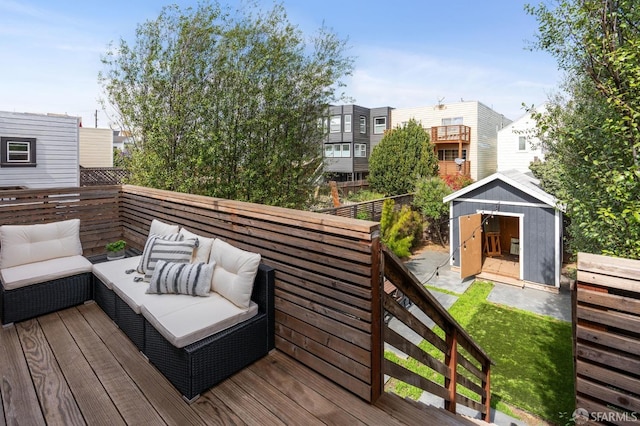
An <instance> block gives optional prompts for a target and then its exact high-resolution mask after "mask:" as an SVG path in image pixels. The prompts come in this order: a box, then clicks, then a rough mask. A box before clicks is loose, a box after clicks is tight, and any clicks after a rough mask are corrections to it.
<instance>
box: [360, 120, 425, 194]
mask: <svg viewBox="0 0 640 426" xmlns="http://www.w3.org/2000/svg"><path fill="white" fill-rule="evenodd" d="M437 173H438V159H437V157H436V155H435V152H434V150H433V145H432V144H431V142H430V138H429V132H427V131H426V130H425V129H424V128H423V127H422V126H421V125H420V124H418V122H417V121H415V120H414V119H412V120H410V121H409V122H408V123H407V124H405V125H403V126H402V127H396V128H395V129H392V130H390V131H388V132H387V133H385V135H384V137H383V138H382V140H381V141H380V143H379V144H378V145H376V147H375V148H374V149H373V152H372V153H371V158H369V178H368V180H369V185H370V186H371V189H372V190H374V191H378V192H382V193H384V194H386V195H389V196H390V195H400V194H406V193H409V192H411V191H413V188H414V187H415V184H416V180H417V179H418V178H419V177H422V176H424V177H428V176H435V175H436V174H437Z"/></svg>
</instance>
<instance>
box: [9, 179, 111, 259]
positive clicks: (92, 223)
mask: <svg viewBox="0 0 640 426" xmlns="http://www.w3.org/2000/svg"><path fill="white" fill-rule="evenodd" d="M119 196H120V186H119V185H118V186H100V187H84V188H53V189H22V190H10V191H2V193H1V194H0V225H27V224H36V223H47V222H56V221H60V220H67V219H75V218H78V219H80V240H81V241H82V247H83V249H84V254H85V255H86V256H91V255H93V254H98V253H102V252H104V246H105V245H106V244H107V243H109V242H111V241H114V240H117V239H120V238H121V237H122V222H121V216H120V210H119Z"/></svg>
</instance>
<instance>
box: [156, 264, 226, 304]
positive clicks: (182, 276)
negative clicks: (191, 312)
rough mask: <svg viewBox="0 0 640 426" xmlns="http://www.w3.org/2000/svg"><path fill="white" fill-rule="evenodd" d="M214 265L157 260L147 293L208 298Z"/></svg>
mask: <svg viewBox="0 0 640 426" xmlns="http://www.w3.org/2000/svg"><path fill="white" fill-rule="evenodd" d="M214 268H215V263H202V262H199V263H175V262H165V261H164V260H158V262H157V263H156V267H155V270H154V271H153V275H152V276H151V282H150V283H149V288H148V289H147V293H150V294H162V293H171V294H188V295H191V296H209V292H210V291H211V277H212V276H213V269H214Z"/></svg>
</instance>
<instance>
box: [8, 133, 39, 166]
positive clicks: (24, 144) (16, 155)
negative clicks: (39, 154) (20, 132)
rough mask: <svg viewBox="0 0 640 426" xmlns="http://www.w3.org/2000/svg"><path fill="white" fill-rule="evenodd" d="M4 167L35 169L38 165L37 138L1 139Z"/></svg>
mask: <svg viewBox="0 0 640 426" xmlns="http://www.w3.org/2000/svg"><path fill="white" fill-rule="evenodd" d="M0 145H2V146H1V153H0V155H2V161H1V165H2V167H20V166H26V167H34V166H35V165H36V139H35V138H13V137H2V138H0Z"/></svg>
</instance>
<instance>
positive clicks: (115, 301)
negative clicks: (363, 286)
mask: <svg viewBox="0 0 640 426" xmlns="http://www.w3.org/2000/svg"><path fill="white" fill-rule="evenodd" d="M68 222H70V223H66V222H55V223H51V224H47V225H28V226H20V227H18V226H13V227H6V226H3V227H1V228H0V233H1V234H2V236H1V238H2V252H1V253H2V256H0V257H1V261H2V263H0V264H1V265H2V268H1V269H0V273H1V274H2V275H1V276H2V284H3V285H2V287H3V288H2V303H3V306H2V321H3V324H5V323H7V322H14V321H21V320H23V319H28V318H31V317H35V316H38V315H42V314H45V313H49V312H53V311H56V310H59V309H63V308H66V307H69V306H73V305H75V304H79V303H82V302H84V301H87V300H90V299H92V298H93V299H95V301H96V303H97V304H98V305H99V306H100V307H101V308H102V309H103V310H104V312H105V313H106V314H107V315H108V316H109V317H110V318H111V319H112V320H113V321H114V322H115V323H116V324H117V325H118V327H120V329H121V330H122V331H123V332H124V333H125V334H126V335H127V336H128V337H129V338H130V339H131V341H132V342H133V343H134V344H135V345H136V347H137V348H138V349H139V350H140V351H141V352H142V353H143V354H144V355H145V356H146V357H147V358H148V359H149V361H150V362H151V363H152V364H154V365H155V366H156V367H157V368H158V369H159V370H160V371H161V372H162V373H163V374H164V375H165V376H166V377H167V378H168V379H169V381H170V382H171V383H173V385H174V386H175V387H176V388H177V389H178V390H179V391H180V392H181V393H182V395H183V397H184V398H185V399H186V400H188V401H189V402H191V401H193V400H195V399H196V398H197V397H198V395H199V394H200V393H201V392H203V391H205V390H207V389H208V388H210V387H212V386H213V385H215V384H217V383H218V382H220V381H222V380H224V379H225V378H227V377H229V376H230V375H232V374H233V373H235V372H237V371H238V370H240V369H242V368H243V367H245V366H247V365H248V364H250V363H252V362H254V361H256V360H258V359H259V358H261V357H263V356H265V355H266V354H267V353H268V352H269V351H270V350H271V349H273V348H274V309H273V298H274V270H273V269H272V268H270V267H268V266H266V265H264V264H261V263H260V256H259V255H258V254H255V253H250V252H247V251H244V250H240V249H237V248H235V247H233V246H231V245H229V244H227V243H225V242H223V241H222V240H216V241H214V239H212V238H206V237H201V236H197V235H195V234H192V233H190V232H188V231H186V230H183V231H182V232H181V234H178V227H177V226H174V225H167V224H163V223H161V222H159V221H156V220H154V221H153V222H152V225H151V229H150V232H149V241H152V239H155V238H158V239H159V240H161V244H165V245H174V246H176V247H179V249H182V248H184V247H191V249H190V250H191V251H187V252H185V253H187V254H184V256H186V257H185V258H184V259H183V260H184V261H183V262H182V261H180V262H178V263H172V262H166V261H164V260H162V259H160V258H159V257H165V256H166V257H171V256H174V254H172V252H160V251H158V252H157V253H156V252H153V250H154V248H155V246H154V245H153V244H151V246H150V247H151V248H150V249H149V250H145V252H144V253H143V255H141V256H136V257H130V258H125V259H122V260H117V261H111V262H104V263H99V264H95V265H92V264H91V262H89V261H88V260H87V259H85V258H84V257H82V255H81V253H82V247H81V245H80V240H79V238H77V236H78V230H79V222H80V221H79V220H77V219H76V220H74V221H68ZM18 228H19V229H18ZM36 235H39V236H36ZM19 236H20V237H19ZM169 236H171V237H169ZM185 236H187V237H189V238H188V241H176V242H171V241H169V240H172V239H174V238H175V239H178V240H184V238H185ZM43 238H44V240H43ZM55 238H59V239H60V241H58V243H57V245H56V243H55V242H54V241H55ZM165 238H166V239H165ZM23 240H24V241H27V242H28V244H32V245H31V246H29V247H25V246H24V244H27V243H24V242H23ZM43 241H46V244H45V243H43ZM198 241H202V242H203V244H202V245H199V244H198ZM152 243H153V241H152ZM190 244H191V245H190ZM147 245H149V244H147ZM63 246H69V247H67V248H66V249H62V247H63ZM212 246H213V247H215V250H213V251H212V250H211V249H212ZM49 247H51V249H52V250H54V252H55V253H58V254H60V255H61V256H60V257H58V258H54V259H47V257H48V256H49V255H47V254H46V253H47V252H48V250H49ZM194 247H198V248H197V249H194ZM214 252H215V254H214ZM9 253H11V254H9ZM16 253H23V255H22V256H20V257H18V256H17V255H16ZM149 253H151V254H149ZM167 253H168V254H167ZM158 256H159V257H158ZM179 256H182V255H179ZM174 260H175V259H174ZM203 260H204V262H202V261H203ZM192 261H198V262H199V263H195V264H193V263H191V262H192ZM145 262H146V263H145ZM205 262H208V263H205ZM16 263H18V264H16ZM143 264H144V267H145V268H147V269H145V270H144V271H143V270H141V269H140V268H141V267H142V265H143ZM150 265H157V266H158V270H156V271H154V269H153V268H152V267H151V266H150ZM168 265H174V266H177V267H179V269H180V270H183V269H188V268H191V269H192V270H193V274H183V275H181V276H188V277H194V276H195V277H196V279H199V278H202V279H200V281H201V282H203V283H204V284H205V286H206V288H205V287H201V291H204V292H205V294H201V295H202V296H207V297H196V296H194V295H193V294H194V293H187V294H157V293H158V292H159V293H164V292H168V293H176V292H179V291H176V290H177V289H178V283H177V282H171V285H169V284H167V283H168V281H166V280H168V279H169V278H176V277H172V276H163V277H162V278H163V279H164V280H165V281H163V282H162V283H163V284H167V286H165V287H157V288H156V290H161V291H156V292H151V290H150V285H151V284H154V283H156V284H158V283H159V279H160V278H158V277H159V276H160V274H161V273H162V272H164V271H165V269H164V267H168ZM214 265H216V266H215V268H214ZM5 266H6V267H5ZM160 266H162V267H163V269H162V271H161V270H160ZM16 268H17V269H16ZM65 268H66V269H65ZM206 268H208V272H209V275H198V274H201V273H202V271H204V270H205V269H206ZM47 271H48V272H47ZM181 276H178V278H176V279H179V278H180V277H181ZM143 277H145V279H147V280H149V279H150V280H151V284H150V283H149V282H145V281H143ZM203 280H204V281H203ZM189 284H191V283H189ZM184 288H185V289H187V290H189V291H191V290H193V287H192V286H188V287H184ZM214 290H217V291H214Z"/></svg>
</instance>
